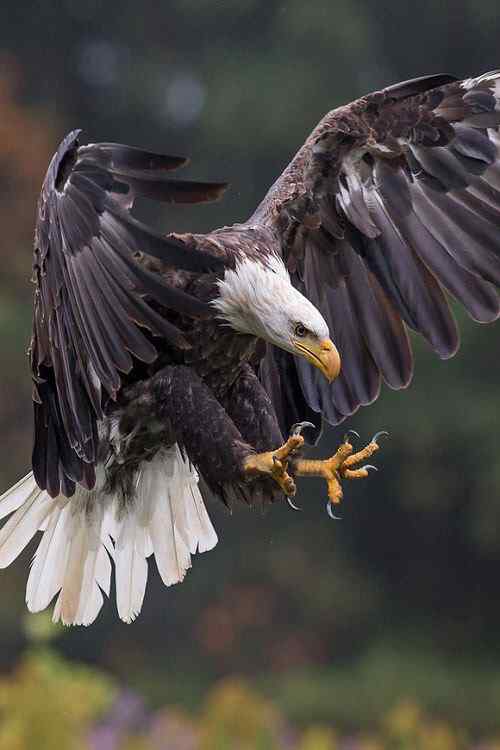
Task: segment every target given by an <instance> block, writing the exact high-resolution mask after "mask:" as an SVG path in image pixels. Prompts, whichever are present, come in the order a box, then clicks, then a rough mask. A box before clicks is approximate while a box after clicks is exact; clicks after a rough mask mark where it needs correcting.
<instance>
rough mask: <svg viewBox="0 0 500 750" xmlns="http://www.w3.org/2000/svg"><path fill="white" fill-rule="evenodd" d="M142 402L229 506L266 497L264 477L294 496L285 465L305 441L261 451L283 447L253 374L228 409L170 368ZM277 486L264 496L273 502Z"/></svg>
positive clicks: (180, 369)
mask: <svg viewBox="0 0 500 750" xmlns="http://www.w3.org/2000/svg"><path fill="white" fill-rule="evenodd" d="M148 394H149V395H148ZM142 398H149V401H150V402H149V403H147V404H146V407H147V409H148V410H149V409H150V408H153V409H154V410H155V411H156V415H157V417H158V419H159V420H160V421H161V422H162V423H166V422H168V423H169V424H170V425H171V427H172V431H173V433H174V435H175V439H176V441H177V442H178V443H179V445H180V446H181V447H184V448H185V450H186V452H187V453H188V455H189V458H190V459H191V461H192V462H193V463H194V465H195V466H196V467H197V469H198V470H199V472H200V473H201V474H202V476H203V477H204V479H205V481H206V482H207V484H208V485H209V486H210V488H211V489H212V490H214V491H215V492H216V493H217V494H218V495H220V496H221V497H222V498H223V499H224V500H225V501H226V502H227V503H229V502H230V501H231V500H233V499H234V498H240V499H242V500H244V501H246V502H248V503H253V502H255V500H256V499H257V496H260V495H262V487H259V486H258V482H256V481H255V480H259V479H261V478H262V477H266V478H271V479H273V480H275V482H276V483H277V485H278V487H279V488H281V490H282V491H283V492H285V494H288V495H292V494H294V492H295V485H294V483H293V480H292V478H291V477H289V476H288V474H287V472H286V461H287V458H288V456H289V455H291V453H293V452H294V451H295V450H296V448H297V447H298V445H299V443H300V445H302V442H303V439H302V438H301V437H299V436H296V437H294V438H293V439H291V442H290V441H288V442H287V443H286V444H285V446H282V447H281V448H278V449H277V450H274V451H273V450H266V451H264V452H262V453H258V452H257V451H258V450H259V449H262V448H268V449H271V448H272V446H279V445H280V444H281V443H282V437H281V433H280V430H279V427H278V424H277V422H276V419H275V417H274V413H273V410H272V406H271V404H270V402H269V399H268V397H267V396H265V393H264V391H263V390H262V387H261V386H259V389H256V387H255V381H254V380H252V378H251V376H250V374H249V372H247V373H246V380H245V379H243V380H241V382H240V381H239V380H238V382H237V383H236V384H235V386H234V388H233V389H232V392H231V393H230V394H229V395H228V398H227V399H226V407H227V408H224V406H223V405H222V404H221V403H220V402H219V401H218V400H217V399H216V398H215V396H214V395H213V393H212V391H211V390H210V389H209V388H208V386H207V385H205V383H204V382H203V381H202V380H201V378H199V377H198V375H196V373H195V372H193V370H192V369H190V368H188V367H184V366H168V367H165V368H164V369H163V370H161V371H160V372H159V373H157V374H156V375H155V376H154V377H153V378H152V380H151V383H150V386H148V388H147V390H145V392H144V395H143V396H142ZM151 401H152V402H153V403H151ZM252 401H253V406H252V404H251V402H252ZM245 402H246V403H245ZM231 415H233V419H232V418H231ZM236 415H238V425H236V424H235V420H234V416H236ZM278 487H276V488H274V487H271V488H268V490H267V492H266V490H264V492H265V493H266V494H268V495H269V496H271V498H272V499H274V498H273V495H274V494H275V492H276V490H277V489H278Z"/></svg>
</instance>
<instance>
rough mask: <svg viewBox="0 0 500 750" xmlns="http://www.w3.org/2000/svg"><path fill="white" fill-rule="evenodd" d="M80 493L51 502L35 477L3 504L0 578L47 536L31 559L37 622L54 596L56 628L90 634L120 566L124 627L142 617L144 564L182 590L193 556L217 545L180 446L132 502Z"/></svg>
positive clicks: (153, 468)
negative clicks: (82, 628) (86, 628)
mask: <svg viewBox="0 0 500 750" xmlns="http://www.w3.org/2000/svg"><path fill="white" fill-rule="evenodd" d="M101 473H102V477H101V480H100V481H99V479H98V482H97V484H96V488H94V489H93V490H91V491H90V492H89V491H88V490H86V489H84V488H83V487H81V486H80V485H77V489H76V492H75V494H74V496H73V497H71V498H69V499H68V498H66V497H64V496H62V495H60V496H58V497H56V498H51V497H50V496H49V495H48V493H47V492H45V491H43V490H40V488H39V487H38V485H37V484H36V482H35V480H34V478H33V474H32V473H31V472H30V473H29V474H27V475H26V476H25V477H24V478H23V479H21V480H20V481H19V482H18V483H17V484H16V485H14V487H12V488H11V489H10V490H8V491H7V492H6V493H5V494H4V495H2V497H1V498H0V519H2V518H5V517H6V516H8V515H10V514H13V515H10V518H9V519H8V521H7V522H6V523H5V524H4V525H3V527H2V528H1V529H0V568H5V567H7V566H8V565H10V563H11V562H12V561H13V560H15V559H16V557H17V556H18V555H19V554H20V553H21V552H22V550H23V549H24V548H25V547H26V545H27V544H28V543H29V542H30V541H31V539H32V538H33V537H34V535H35V534H36V532H37V531H42V532H43V535H42V538H41V540H40V543H39V545H38V548H37V550H36V553H35V555H34V557H33V560H32V564H31V568H30V573H29V577H28V584H27V587H26V603H27V605H28V609H29V610H30V612H39V611H41V610H43V609H45V608H46V607H48V605H49V604H50V602H51V601H52V599H53V598H54V597H55V596H56V595H57V600H56V604H55V607H54V614H53V620H54V622H57V621H59V620H60V621H62V622H63V623H64V624H65V625H90V623H91V622H93V621H94V620H95V618H96V617H97V615H98V613H99V611H100V609H101V607H102V605H103V602H104V597H103V594H106V596H109V592H110V586H111V561H112V560H113V561H114V563H115V582H116V602H117V607H118V614H119V616H120V617H121V619H122V620H124V621H125V622H131V621H132V620H134V619H135V618H136V617H137V615H138V614H139V612H140V611H141V607H142V602H143V600H144V592H145V590H146V583H147V578H148V563H147V558H148V557H149V556H150V555H154V556H155V560H156V565H157V567H158V571H159V573H160V576H161V578H162V580H163V582H164V583H165V585H166V586H170V585H172V584H173V583H178V582H179V581H182V580H183V578H184V576H185V574H186V571H187V570H188V569H189V568H190V567H191V555H192V554H194V553H195V552H196V551H197V550H198V552H205V551H207V550H209V549H212V548H213V547H214V546H215V545H216V544H217V535H216V533H215V531H214V528H213V526H212V524H211V522H210V518H209V516H208V514H207V511H206V508H205V505H204V503H203V499H202V497H201V494H200V490H199V488H198V476H197V474H196V472H195V471H194V469H193V467H192V466H191V465H190V464H189V462H188V460H187V459H185V458H184V457H183V456H182V454H181V452H180V450H179V448H178V446H177V445H175V446H173V447H172V448H170V449H168V450H165V451H160V452H159V453H157V455H156V456H155V457H154V459H153V460H152V461H147V462H146V461H145V462H143V463H142V464H141V465H140V467H139V470H138V472H137V474H136V477H135V484H134V486H135V494H134V496H133V497H132V498H127V502H124V499H123V497H120V496H119V495H118V494H116V495H109V494H106V493H105V492H104V491H103V486H104V472H103V471H102V470H101Z"/></svg>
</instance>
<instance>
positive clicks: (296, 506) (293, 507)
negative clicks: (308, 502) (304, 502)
mask: <svg viewBox="0 0 500 750" xmlns="http://www.w3.org/2000/svg"><path fill="white" fill-rule="evenodd" d="M286 501H287V503H288V505H289V506H290V508H291V509H292V510H299V511H300V510H302V508H299V506H298V505H294V504H293V503H292V501H291V500H290V498H289V497H287V499H286Z"/></svg>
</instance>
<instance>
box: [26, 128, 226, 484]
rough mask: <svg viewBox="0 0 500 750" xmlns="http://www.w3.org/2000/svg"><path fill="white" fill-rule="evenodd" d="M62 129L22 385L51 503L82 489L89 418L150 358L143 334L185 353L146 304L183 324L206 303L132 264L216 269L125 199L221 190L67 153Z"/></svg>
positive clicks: (135, 155) (162, 164)
mask: <svg viewBox="0 0 500 750" xmlns="http://www.w3.org/2000/svg"><path fill="white" fill-rule="evenodd" d="M77 138H78V131H74V132H73V133H70V134H69V135H68V136H67V137H66V138H65V140H64V141H63V142H62V144H61V145H60V147H59V149H58V151H57V153H56V155H55V156H54V158H53V160H52V162H51V165H50V167H49V170H48V172H47V177H46V179H45V182H44V185H43V188H42V193H41V197H40V202H39V212H38V221H37V227H36V233H35V253H34V280H35V282H36V291H35V310H34V326H33V328H34V330H33V341H32V346H31V363H32V370H33V380H34V408H35V443H34V450H33V469H34V474H35V478H36V480H37V482H38V484H39V486H40V487H42V488H45V489H47V490H48V492H49V493H50V494H51V495H52V496H55V495H57V494H58V493H59V491H62V492H63V493H64V494H66V495H71V494H72V493H73V492H74V486H75V482H76V481H78V482H82V483H83V484H85V485H86V486H90V487H91V486H93V483H94V463H95V461H96V458H97V447H98V439H97V437H98V436H97V420H98V419H99V418H100V417H101V416H102V405H103V402H104V400H105V398H112V399H114V398H116V395H117V392H118V390H119V388H120V385H121V374H123V373H127V372H129V371H130V370H131V368H132V367H133V363H134V359H136V360H141V361H143V362H152V361H154V360H155V358H156V356H157V351H156V348H155V346H154V344H153V343H152V341H151V338H150V337H149V336H147V335H145V331H146V330H147V331H148V332H150V333H151V334H153V335H156V336H161V337H162V338H163V339H164V340H165V341H167V342H169V343H170V344H171V345H172V346H174V347H181V348H185V347H186V346H187V342H186V340H185V338H184V336H183V334H182V332H181V331H180V330H179V329H177V328H176V327H175V326H174V325H173V324H172V323H170V322H169V321H168V320H166V319H165V317H163V316H162V315H160V314H159V313H158V312H156V311H155V310H154V309H153V308H152V307H151V305H150V304H149V303H148V302H147V301H146V299H145V297H149V298H152V299H153V300H155V301H156V302H158V303H159V304H160V305H162V306H163V307H164V308H167V309H169V310H173V311H176V312H179V313H183V314H186V315H189V316H193V317H200V316H206V315H207V314H208V313H209V308H208V306H207V305H206V304H205V303H203V302H201V301H200V300H198V299H196V298H194V297H192V296H191V295H188V294H186V293H185V292H183V291H181V290H179V289H174V288H173V287H169V286H168V285H166V284H165V283H162V282H161V281H160V280H159V278H158V277H157V276H156V275H155V274H153V273H151V272H149V271H148V270H146V269H145V268H144V267H142V266H140V265H138V264H137V263H136V262H135V260H134V254H135V253H146V254H149V255H152V256H154V257H157V258H160V259H161V260H163V261H164V262H166V263H167V264H170V265H172V266H175V267H177V268H182V269H186V270H190V271H197V272H206V271H216V270H220V267H221V266H220V261H219V260H217V259H215V258H213V257H212V256H210V255H209V254H208V253H205V252H201V251H200V250H199V249H198V248H197V247H189V246H187V245H186V244H183V243H181V242H179V241H178V240H176V239H175V238H171V237H169V238H166V237H162V236H161V235H160V234H158V233H156V232H154V231H152V230H150V229H149V228H148V227H146V226H145V225H144V224H142V223H141V222H140V221H138V220H137V219H135V218H134V217H132V216H131V214H130V213H129V209H130V208H131V206H132V204H133V201H134V198H135V197H136V196H145V197H150V198H154V199H157V200H164V201H176V202H177V201H180V202H197V201H205V200H212V199H214V198H217V197H219V195H220V194H221V191H222V190H223V189H224V187H225V185H224V184H222V183H195V182H192V181H187V182H182V181H174V180H171V179H170V177H168V176H167V175H168V172H169V171H170V170H171V169H175V168H176V167H178V166H182V165H183V164H184V163H185V161H186V160H185V159H182V158H180V157H169V156H162V155H159V154H153V153H149V152H145V151H142V150H140V149H136V148H131V147H129V146H122V145H118V144H109V143H105V144H91V145H88V146H79V144H78V141H77Z"/></svg>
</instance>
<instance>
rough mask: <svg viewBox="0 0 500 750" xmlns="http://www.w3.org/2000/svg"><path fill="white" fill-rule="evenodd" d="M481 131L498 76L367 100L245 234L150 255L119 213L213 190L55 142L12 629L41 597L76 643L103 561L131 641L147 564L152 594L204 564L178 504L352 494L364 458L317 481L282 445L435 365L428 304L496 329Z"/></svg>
mask: <svg viewBox="0 0 500 750" xmlns="http://www.w3.org/2000/svg"><path fill="white" fill-rule="evenodd" d="M499 126H500V71H497V72H494V73H488V74H485V75H481V76H479V77H477V78H471V79H468V80H464V81H457V80H456V79H455V78H453V77H451V76H447V75H432V76H427V77H422V78H417V79H415V80H411V81H406V82H404V83H400V84H397V85H394V86H390V87H389V88H386V89H383V90H381V91H377V92H375V93H372V94H369V95H368V96H364V97H363V98H361V99H359V100H357V101H355V102H353V103H352V104H348V105H347V106H342V107H339V108H338V109H335V110H333V111H331V112H329V113H328V114H327V115H326V116H325V117H324V118H323V119H322V120H321V121H320V123H319V124H318V125H317V127H316V128H315V129H314V130H313V132H312V133H311V135H310V136H309V137H308V139H307V140H306V142H305V143H304V145H303V146H302V147H301V148H300V150H299V151H298V153H297V154H296V156H295V157H294V158H293V160H292V161H291V163H290V164H289V165H288V167H287V168H286V169H285V171H284V172H283V174H282V175H281V176H280V177H279V179H278V180H277V182H275V184H274V185H273V186H272V187H271V189H270V190H269V192H268V193H267V195H266V196H265V198H264V200H263V201H262V203H261V204H260V205H259V206H258V208H257V210H256V211H255V213H254V214H253V215H252V216H251V217H250V218H249V219H248V221H246V222H244V223H242V224H235V225H233V226H230V227H224V228H222V229H217V230H216V231H213V232H210V233H208V234H205V235H202V234H174V233H171V234H167V235H162V234H160V233H157V232H155V231H153V230H152V229H150V228H148V227H147V226H146V225H144V224H143V223H141V222H140V221H139V220H138V219H137V218H135V217H134V216H133V215H132V214H131V209H132V206H133V203H134V200H135V199H136V198H137V197H145V198H149V199H153V200H158V201H165V202H167V203H168V202H179V203H196V202H200V201H209V200H213V199H216V198H218V197H219V196H220V195H221V194H222V193H223V191H224V189H225V187H226V185H225V184H222V183H210V182H193V181H180V180H174V179H172V178H171V175H170V172H171V170H173V169H176V168H177V167H181V166H182V165H183V164H184V163H185V161H186V160H185V159H183V158H180V157H174V156H163V155H160V154H156V153H148V152H146V151H144V150H141V149H138V148H132V147H129V146H123V145H118V144H114V143H93V144H88V145H80V143H79V131H74V132H72V133H70V134H69V135H68V136H67V137H66V138H65V139H64V140H63V142H62V143H61V145H60V146H59V148H58V150H57V152H56V154H55V156H54V157H53V159H52V161H51V163H50V166H49V168H48V172H47V176H46V178H45V181H44V184H43V187H42V191H41V196H40V200H39V205H38V218H37V223H36V231H35V249H34V266H33V267H34V282H35V298H34V323H33V337H32V342H31V347H30V359H31V368H32V377H33V404H34V424H35V437H34V449H33V459H32V472H30V473H29V474H28V475H27V476H26V477H24V478H23V479H21V480H20V482H18V483H17V484H16V485H15V486H14V487H13V488H11V489H10V490H9V491H7V492H6V493H5V494H4V495H3V497H2V498H1V502H0V517H1V518H5V517H7V516H10V518H9V519H8V520H7V521H6V522H5V524H4V525H3V527H2V529H1V530H0V566H1V567H5V566H7V565H9V564H10V563H11V562H12V561H13V560H14V559H15V558H16V557H17V556H18V555H19V553H20V552H21V551H22V550H23V549H24V547H25V546H26V545H27V544H28V542H29V541H30V540H31V539H32V538H33V536H34V535H35V533H36V532H37V531H39V530H40V531H42V532H43V534H42V537H41V540H40V543H39V546H38V548H37V550H36V553H35V556H34V559H33V563H32V566H31V569H30V573H29V579H28V584H27V595H26V600H27V604H28V608H29V609H30V610H31V611H39V610H42V609H44V608H46V607H47V606H48V605H49V603H50V602H51V601H52V599H54V597H57V599H56V603H55V608H54V619H55V620H61V621H62V622H63V623H66V624H83V625H88V624H89V623H91V622H92V621H93V620H94V619H95V618H96V616H97V614H98V612H99V611H100V609H101V607H102V604H103V594H109V591H110V581H111V561H113V562H114V568H115V579H116V598H117V608H118V613H119V616H120V617H121V618H122V619H123V620H125V621H126V622H130V621H131V620H133V619H134V618H135V617H136V616H137V614H138V613H139V611H140V609H141V606H142V602H143V598H144V592H145V587H146V581H147V575H148V562H147V558H148V557H149V556H151V555H154V557H155V559H156V564H157V567H158V570H159V573H160V576H161V578H162V579H163V581H164V583H165V584H166V585H170V584H173V583H176V582H178V581H181V580H182V579H183V577H184V575H185V573H186V571H187V570H188V568H189V567H190V565H191V555H192V554H193V553H194V552H195V551H197V550H198V551H199V552H203V551H205V550H208V549H210V548H212V547H213V546H214V545H215V544H216V541H217V537H216V534H215V531H214V529H213V527H212V524H211V522H210V519H209V517H208V514H207V511H206V509H205V505H204V501H203V498H202V492H201V491H200V488H201V489H202V491H203V492H204V491H205V489H208V490H211V491H212V492H213V493H214V494H215V495H217V496H218V497H220V498H221V499H222V500H223V501H224V502H225V503H226V504H232V503H234V502H235V501H239V500H242V501H244V502H247V503H250V504H253V503H256V502H265V501H276V500H280V499H284V498H285V497H289V498H290V497H292V496H293V494H294V493H295V480H296V478H297V477H299V476H306V475H316V476H321V477H323V478H324V479H325V480H326V482H327V485H328V486H327V489H328V498H329V504H330V505H331V504H334V503H337V502H339V501H340V499H341V496H342V488H341V482H342V481H343V480H345V479H349V478H357V477H364V476H366V474H367V468H366V467H364V466H361V465H360V464H362V463H363V462H364V461H365V460H367V459H368V458H369V456H370V455H372V454H373V453H374V452H375V451H376V450H377V449H378V436H375V438H374V439H373V440H372V441H371V442H370V443H369V444H368V445H367V446H366V447H365V448H363V449H361V450H359V451H357V452H356V453H355V452H353V450H354V449H353V446H352V445H351V441H350V439H349V437H348V436H347V437H346V438H345V440H344V442H343V443H342V444H341V446H340V448H339V450H338V451H337V453H336V454H335V455H334V456H333V457H331V458H329V459H325V460H324V461H319V460H314V461H313V460H308V459H307V458H305V457H304V456H303V445H304V442H305V441H306V442H308V443H313V442H315V441H316V440H317V439H318V437H319V431H320V422H321V417H322V418H323V419H324V420H325V421H326V422H328V423H330V424H332V425H335V424H338V423H339V422H341V421H342V420H344V419H345V418H346V417H348V416H350V415H352V414H353V413H354V412H355V411H356V410H357V409H358V407H359V406H361V405H366V404H370V403H372V402H373V401H374V400H375V399H376V398H377V396H378V394H379V392H380V387H381V383H382V381H383V382H385V383H386V384H387V385H388V386H389V387H390V388H396V389H397V388H405V387H406V386H407V385H408V384H409V382H410V379H411V376H412V369H413V360H412V350H411V346H410V340H409V337H408V329H410V330H412V331H415V332H417V333H420V334H421V335H422V336H423V337H424V339H425V340H426V341H427V342H428V343H429V344H430V346H431V347H432V349H434V350H435V351H436V353H437V354H438V356H439V357H441V358H443V359H446V358H448V357H451V356H452V355H453V354H455V352H456V350H457V348H458V334H457V329H456V325H455V321H454V319H453V315H452V313H451V312H450V309H449V306H448V301H447V294H450V295H451V296H453V297H454V298H456V299H457V300H458V301H460V302H461V303H462V304H463V306H464V307H465V309H466V310H467V312H468V313H469V314H470V316H471V317H472V318H473V319H474V320H476V321H479V322H482V323H488V322H491V321H493V320H496V319H497V318H498V316H499V314H500V304H499V298H498V295H497V289H496V288H497V287H498V286H499V285H500V234H499V230H500V158H499V153H500V152H499V149H500V136H499ZM341 361H342V368H341ZM199 480H203V481H202V482H201V483H200V482H199Z"/></svg>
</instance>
